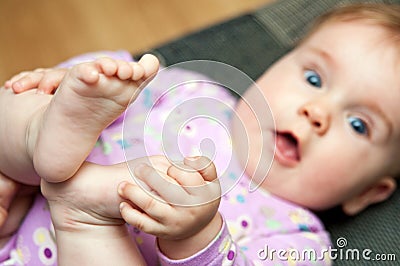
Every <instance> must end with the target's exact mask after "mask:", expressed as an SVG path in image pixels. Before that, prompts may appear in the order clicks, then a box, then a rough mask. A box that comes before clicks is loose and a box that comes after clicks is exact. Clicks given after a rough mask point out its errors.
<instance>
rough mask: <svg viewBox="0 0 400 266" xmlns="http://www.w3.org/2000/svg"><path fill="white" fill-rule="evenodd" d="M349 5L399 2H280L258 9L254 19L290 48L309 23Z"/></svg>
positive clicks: (315, 0) (326, 0)
mask: <svg viewBox="0 0 400 266" xmlns="http://www.w3.org/2000/svg"><path fill="white" fill-rule="evenodd" d="M349 3H389V4H392V3H394V4H396V3H400V1H399V0H369V1H365V0H364V1H362V0H298V1H295V0H281V1H276V2H274V3H273V4H271V5H268V6H266V7H264V8H261V9H259V10H258V11H256V12H255V13H254V17H255V18H256V19H257V20H258V21H259V22H260V24H261V25H263V27H265V30H266V31H267V32H270V33H271V35H272V36H273V37H274V38H275V40H276V41H277V42H278V43H279V44H281V45H284V46H285V47H292V46H293V45H294V44H295V43H296V42H297V41H298V40H299V39H300V38H301V37H302V36H303V35H304V33H306V32H307V30H308V27H309V25H310V22H312V21H313V20H314V19H315V18H316V17H318V16H319V15H321V14H322V13H324V12H325V11H327V10H329V9H330V8H333V7H336V6H339V5H344V4H349Z"/></svg>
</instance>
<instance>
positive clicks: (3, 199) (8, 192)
mask: <svg viewBox="0 0 400 266" xmlns="http://www.w3.org/2000/svg"><path fill="white" fill-rule="evenodd" d="M19 187H20V184H19V183H17V182H15V181H14V180H12V179H10V178H9V177H7V176H6V175H4V174H2V173H0V206H1V207H3V208H5V209H6V210H7V209H8V207H9V206H10V204H11V202H12V200H13V199H14V196H15V195H16V193H17V192H18V189H19Z"/></svg>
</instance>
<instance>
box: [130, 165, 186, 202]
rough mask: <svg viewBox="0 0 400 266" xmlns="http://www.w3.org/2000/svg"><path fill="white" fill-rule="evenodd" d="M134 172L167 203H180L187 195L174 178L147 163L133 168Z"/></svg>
mask: <svg viewBox="0 0 400 266" xmlns="http://www.w3.org/2000/svg"><path fill="white" fill-rule="evenodd" d="M134 174H135V176H136V177H138V178H139V179H140V180H142V181H143V182H145V183H146V184H147V185H148V186H149V187H150V188H151V189H153V190H154V191H155V192H156V193H157V194H158V195H160V197H161V198H162V199H163V200H165V201H166V202H168V203H172V204H176V203H182V202H183V201H184V200H185V201H186V198H187V196H188V194H187V192H186V191H185V190H184V189H183V188H182V186H180V185H179V184H178V183H177V182H176V181H175V180H174V179H172V178H171V177H169V176H167V175H166V174H163V173H162V172H159V171H157V170H156V169H154V168H153V167H151V166H149V165H147V164H140V165H138V166H137V167H135V169H134Z"/></svg>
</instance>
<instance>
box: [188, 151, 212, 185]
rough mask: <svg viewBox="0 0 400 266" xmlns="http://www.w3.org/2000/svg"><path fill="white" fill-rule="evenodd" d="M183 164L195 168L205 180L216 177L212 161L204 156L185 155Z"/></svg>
mask: <svg viewBox="0 0 400 266" xmlns="http://www.w3.org/2000/svg"><path fill="white" fill-rule="evenodd" d="M183 162H184V164H186V165H187V166H190V167H192V168H193V169H196V170H197V171H198V172H199V173H200V174H201V176H202V177H203V178H204V180H206V181H209V182H211V181H213V180H215V179H216V178H217V169H216V168H215V165H214V163H213V162H212V161H211V160H210V159H208V158H207V157H204V156H197V157H186V158H185V159H184V161H183Z"/></svg>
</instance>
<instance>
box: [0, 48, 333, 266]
mask: <svg viewBox="0 0 400 266" xmlns="http://www.w3.org/2000/svg"><path fill="white" fill-rule="evenodd" d="M101 56H111V57H113V58H116V59H123V60H128V61H131V60H132V57H131V55H130V54H129V53H128V52H126V51H117V52H108V51H105V52H97V53H90V54H85V55H82V56H78V57H75V58H73V59H71V60H69V61H67V62H65V63H63V64H61V66H63V67H66V66H71V65H73V64H77V63H80V62H83V61H88V60H93V59H95V58H98V57H101ZM185 80H205V77H204V76H202V75H200V74H198V73H194V72H191V71H188V70H182V69H180V70H178V69H165V70H162V71H161V75H160V78H156V79H155V80H154V82H152V83H150V84H149V86H147V87H146V88H145V89H144V90H143V91H142V93H141V94H140V95H139V97H138V98H137V100H136V101H135V102H134V103H133V104H132V105H131V106H130V107H129V109H128V111H127V112H126V114H125V119H122V118H123V117H121V118H119V119H117V120H116V121H115V122H114V123H113V124H112V125H110V126H109V127H108V128H107V129H105V130H104V131H103V133H102V134H101V136H100V138H99V140H98V142H97V144H96V146H95V147H94V149H93V151H92V153H91V154H90V156H89V157H88V161H91V162H94V163H98V164H103V165H108V164H115V163H120V162H123V161H125V160H126V159H133V158H135V157H142V156H148V155H155V154H165V155H167V156H168V157H170V158H173V159H180V158H181V157H182V155H183V156H194V155H199V154H206V155H208V153H207V152H210V154H211V155H213V157H212V158H213V161H214V163H215V165H216V167H217V172H218V173H224V176H225V177H224V179H223V180H222V183H223V184H222V186H223V187H224V186H225V189H224V188H223V190H225V191H227V193H224V195H223V197H222V199H221V205H220V209H219V211H220V213H221V214H222V217H223V220H224V222H223V227H222V229H221V231H220V232H219V234H218V235H217V236H216V237H215V238H214V240H213V241H212V242H211V243H209V245H208V246H207V247H205V248H204V249H203V250H202V251H200V252H198V253H197V254H194V255H193V256H191V257H189V258H186V259H183V260H171V259H169V258H168V257H166V256H164V255H163V254H162V253H161V252H160V251H159V250H158V248H157V244H156V239H155V237H154V236H151V235H148V234H145V233H143V232H140V231H138V230H137V229H135V228H133V227H131V226H129V225H128V226H129V229H130V233H131V236H132V238H133V239H134V240H135V241H136V243H137V245H138V247H139V249H140V250H141V252H142V254H143V256H144V258H145V259H146V261H147V263H148V265H196V266H198V265H330V264H331V261H330V259H329V256H328V255H329V254H328V253H327V252H326V250H328V248H329V247H330V246H331V243H330V240H329V234H328V233H327V232H326V231H325V229H324V227H323V225H322V223H321V222H320V221H319V220H318V218H317V217H316V216H315V215H314V214H313V213H311V212H310V211H308V210H306V209H304V208H302V207H299V206H296V205H294V204H292V203H290V202H287V201H284V200H282V199H280V198H278V197H276V196H273V195H271V194H269V193H268V192H266V191H263V190H261V189H257V190H256V191H254V192H249V190H248V187H249V179H248V177H247V176H244V175H243V174H242V171H241V168H240V166H239V165H238V164H235V163H233V164H232V163H231V161H233V162H235V160H234V158H233V157H232V144H231V140H230V138H229V134H227V130H226V128H225V127H223V126H221V125H222V124H225V125H228V124H229V119H230V116H231V112H232V110H233V108H234V105H235V99H234V98H233V97H232V96H231V95H230V93H229V92H227V91H226V90H225V89H224V88H222V87H221V86H217V85H215V84H211V83H207V82H195V83H190V82H189V83H185V82H184V81H185ZM176 84H180V85H179V86H175V85H176ZM163 88H173V89H169V90H168V91H166V90H165V89H163ZM201 99H213V100H212V101H211V102H213V103H214V104H212V105H211V106H209V105H207V106H204V101H202V100H201ZM209 102H210V101H209ZM222 103H223V104H222ZM204 108H206V109H210V110H212V114H213V115H212V117H213V119H211V120H210V119H206V118H204V116H201V115H198V111H199V110H201V109H204ZM193 117H194V118H196V119H189V120H187V118H193ZM185 119H186V120H187V122H186V123H185V126H184V127H179V125H181V123H182V121H183V120H185ZM216 121H217V122H216ZM129 129H132V130H129ZM139 129H140V130H139ZM177 132H178V133H177ZM169 138H172V139H175V141H169ZM209 139H212V141H213V143H214V144H215V147H214V146H212V145H206V144H207V143H204V141H203V140H209ZM167 140H168V141H167ZM177 147H178V148H177ZM207 149H208V150H207ZM227 158H228V159H227ZM227 161H229V162H227ZM228 164H229V165H228ZM0 265H57V250H56V245H55V240H54V230H53V228H52V224H51V219H50V213H49V209H48V206H47V204H46V200H45V199H44V198H43V197H42V196H41V195H38V196H37V197H36V200H35V202H34V204H33V206H32V208H31V210H30V211H29V213H28V214H27V216H26V218H25V220H24V222H23V223H22V225H21V226H20V228H19V230H18V231H17V232H16V233H15V235H14V236H13V237H12V238H11V239H10V241H9V242H8V243H7V244H6V245H5V246H4V247H3V248H2V249H1V250H0Z"/></svg>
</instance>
